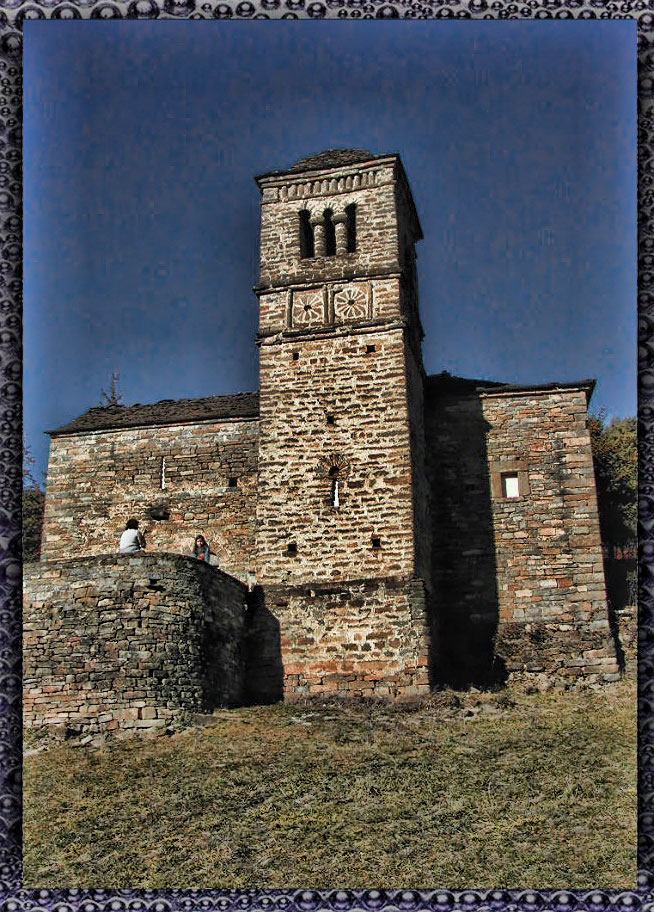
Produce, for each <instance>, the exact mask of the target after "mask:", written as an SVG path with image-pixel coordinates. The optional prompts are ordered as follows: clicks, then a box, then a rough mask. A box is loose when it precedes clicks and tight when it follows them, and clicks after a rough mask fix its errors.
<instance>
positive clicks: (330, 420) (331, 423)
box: [325, 415, 336, 427]
mask: <svg viewBox="0 0 654 912" xmlns="http://www.w3.org/2000/svg"><path fill="white" fill-rule="evenodd" d="M325 420H326V422H327V424H328V425H329V426H330V427H334V425H335V424H336V419H335V418H334V416H333V415H327V417H326V419H325Z"/></svg>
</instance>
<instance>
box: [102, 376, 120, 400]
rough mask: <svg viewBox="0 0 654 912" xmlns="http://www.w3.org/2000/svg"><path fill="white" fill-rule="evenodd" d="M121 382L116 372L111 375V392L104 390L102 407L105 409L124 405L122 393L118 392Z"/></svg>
mask: <svg viewBox="0 0 654 912" xmlns="http://www.w3.org/2000/svg"><path fill="white" fill-rule="evenodd" d="M119 380H120V374H117V373H116V372H115V371H113V372H112V374H111V385H110V387H109V392H107V391H106V390H102V393H101V396H100V405H101V406H102V407H103V408H106V407H107V406H109V405H122V401H123V396H122V393H120V392H119V390H118V381H119Z"/></svg>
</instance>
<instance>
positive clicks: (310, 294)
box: [293, 288, 325, 326]
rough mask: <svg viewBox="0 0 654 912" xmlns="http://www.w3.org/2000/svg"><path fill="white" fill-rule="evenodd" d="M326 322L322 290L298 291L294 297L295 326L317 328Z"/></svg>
mask: <svg viewBox="0 0 654 912" xmlns="http://www.w3.org/2000/svg"><path fill="white" fill-rule="evenodd" d="M324 322H325V299H324V295H323V290H322V288H310V289H308V290H307V291H297V292H295V294H294V295H293V326H315V325H316V324H319V323H324Z"/></svg>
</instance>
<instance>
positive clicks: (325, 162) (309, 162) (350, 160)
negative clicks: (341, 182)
mask: <svg viewBox="0 0 654 912" xmlns="http://www.w3.org/2000/svg"><path fill="white" fill-rule="evenodd" d="M385 157H386V156H384V155H381V156H380V155H373V153H372V152H369V151H368V150H367V149H325V151H324V152H317V153H316V154H315V155H308V156H307V157H306V158H300V159H299V160H298V161H296V162H295V164H294V165H291V167H290V168H289V169H288V170H289V171H317V170H319V169H320V168H338V167H340V166H341V165H356V164H359V162H366V161H372V160H373V159H375V158H385Z"/></svg>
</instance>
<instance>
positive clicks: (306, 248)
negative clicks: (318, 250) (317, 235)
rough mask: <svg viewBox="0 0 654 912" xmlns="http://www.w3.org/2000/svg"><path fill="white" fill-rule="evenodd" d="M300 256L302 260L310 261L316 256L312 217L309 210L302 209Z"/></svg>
mask: <svg viewBox="0 0 654 912" xmlns="http://www.w3.org/2000/svg"><path fill="white" fill-rule="evenodd" d="M300 256H301V257H302V259H309V258H310V257H313V256H315V254H314V246H313V229H312V228H311V216H310V215H309V211H308V210H307V209H302V211H301V212H300Z"/></svg>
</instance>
